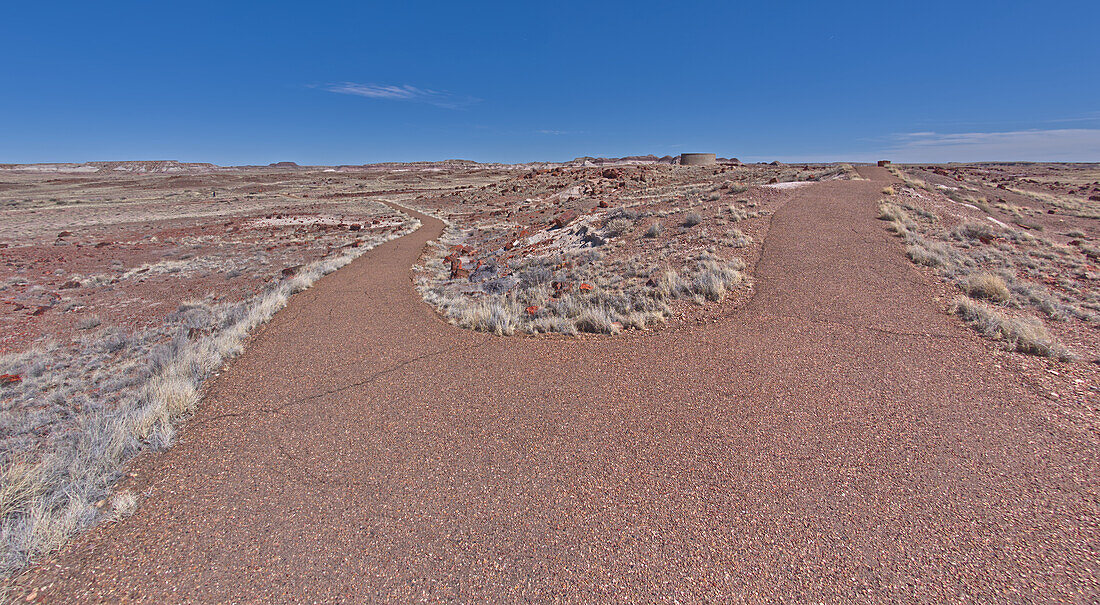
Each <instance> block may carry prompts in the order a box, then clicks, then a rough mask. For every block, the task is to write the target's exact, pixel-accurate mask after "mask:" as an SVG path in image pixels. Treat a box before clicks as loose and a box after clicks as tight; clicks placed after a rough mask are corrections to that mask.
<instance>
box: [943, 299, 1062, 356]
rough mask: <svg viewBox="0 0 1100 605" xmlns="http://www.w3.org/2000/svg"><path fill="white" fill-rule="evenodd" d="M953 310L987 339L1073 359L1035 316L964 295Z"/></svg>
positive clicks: (1024, 349)
mask: <svg viewBox="0 0 1100 605" xmlns="http://www.w3.org/2000/svg"><path fill="white" fill-rule="evenodd" d="M951 311H952V312H953V313H955V314H956V315H958V316H959V317H961V318H962V319H963V321H965V322H966V323H967V324H968V325H970V327H972V328H974V330H976V331H977V332H979V333H981V334H982V335H983V336H985V337H986V338H990V339H993V340H999V341H1002V342H1004V343H1005V345H1007V346H1008V347H1010V348H1012V349H1014V350H1016V351H1020V352H1021V353H1028V354H1031V355H1041V356H1046V357H1054V358H1056V359H1061V360H1064V361H1068V360H1071V359H1072V358H1073V356H1072V354H1071V353H1070V352H1069V351H1067V350H1066V349H1065V348H1064V347H1062V346H1061V345H1059V344H1057V343H1055V342H1054V339H1053V338H1051V336H1050V333H1049V332H1047V329H1046V327H1045V326H1043V324H1042V322H1040V321H1039V320H1038V319H1035V318H1033V317H1029V318H1014V317H1008V316H1006V315H1004V314H1003V313H1001V312H1000V311H997V310H996V309H994V308H992V307H990V306H988V305H985V304H982V303H980V302H977V301H974V300H971V299H969V298H965V297H960V298H957V299H955V302H954V304H953V305H952V307H951Z"/></svg>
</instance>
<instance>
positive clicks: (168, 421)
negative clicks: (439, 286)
mask: <svg viewBox="0 0 1100 605" xmlns="http://www.w3.org/2000/svg"><path fill="white" fill-rule="evenodd" d="M418 225H419V222H418V221H410V222H407V223H406V225H405V228H404V229H403V230H402V231H400V232H396V233H393V234H391V235H389V236H379V237H376V238H375V239H372V240H371V241H369V242H366V243H365V244H364V245H362V246H360V247H356V248H347V249H344V250H342V251H341V252H339V253H337V254H336V255H334V256H331V257H328V258H325V259H322V260H319V261H316V262H314V263H312V264H311V265H308V266H307V267H305V268H303V269H302V270H301V271H299V272H298V273H297V274H296V275H294V276H293V277H290V278H288V279H284V280H282V281H280V282H276V283H274V284H272V286H271V287H270V288H268V289H267V290H266V291H265V292H263V293H261V294H259V295H257V296H255V297H254V298H252V299H249V300H246V301H243V302H240V303H235V304H223V305H209V304H206V303H203V302H198V303H191V304H185V305H182V306H181V307H180V308H179V310H178V311H177V312H176V313H174V314H172V316H170V317H169V320H168V322H169V325H168V326H166V328H165V330H162V331H158V335H161V334H164V333H168V334H170V335H171V337H170V338H169V339H168V341H167V342H164V343H162V344H160V345H158V346H156V347H154V348H153V349H151V350H146V349H145V348H144V346H143V345H144V340H145V339H144V338H143V337H142V336H140V335H126V334H122V333H118V332H105V333H102V334H98V335H94V336H89V337H86V338H85V339H84V342H83V343H82V349H81V350H82V352H83V353H84V354H83V355H81V356H80V357H78V358H76V359H61V358H58V357H55V356H52V354H51V353H52V352H51V345H48V344H47V345H45V346H44V347H42V348H39V349H36V350H32V351H29V352H26V353H22V354H17V355H11V356H8V357H5V358H3V359H0V373H4V374H10V375H18V376H21V377H22V380H20V381H18V382H13V383H10V384H8V385H6V386H5V387H4V388H5V389H9V390H11V389H15V390H17V391H18V393H16V395H15V396H16V397H17V398H19V399H28V400H31V401H45V400H47V399H49V398H51V397H76V396H79V397H83V398H84V399H85V400H86V402H87V405H86V406H85V408H84V409H85V410H86V413H84V414H82V415H81V416H80V417H78V418H75V419H66V420H67V421H68V423H69V425H70V427H69V428H68V429H67V430H65V431H63V432H62V433H61V434H59V435H57V436H55V438H53V439H51V440H50V442H49V446H48V448H47V449H46V450H45V451H43V452H41V453H40V454H39V455H37V456H36V457H33V458H28V457H18V456H17V457H12V458H10V459H8V460H7V462H6V465H5V467H4V469H3V471H2V478H0V481H2V483H0V572H2V573H4V574H8V573H11V572H12V571H15V570H17V569H19V568H21V567H23V566H24V565H26V563H27V562H28V561H29V560H32V559H34V558H36V557H39V556H41V555H43V554H46V553H49V552H50V551H52V550H54V549H56V548H58V547H59V546H60V545H61V544H62V543H63V542H64V541H65V540H66V539H67V538H68V537H69V536H70V535H72V534H73V533H74V532H76V531H79V530H81V529H83V528H85V527H87V526H89V525H91V524H93V523H95V522H96V521H98V520H102V519H105V518H106V519H110V518H115V517H119V516H125V515H128V514H129V513H130V512H132V511H133V508H134V506H136V498H135V496H134V495H133V494H130V493H125V492H121V493H118V494H115V495H114V496H111V488H112V486H113V485H114V483H115V482H116V480H117V479H118V478H119V476H120V474H121V472H122V468H123V465H124V464H125V463H126V461H128V460H129V459H131V458H132V457H133V456H135V455H136V454H138V453H140V452H141V451H143V450H146V449H162V448H165V447H168V446H169V445H171V443H172V441H173V438H174V435H175V428H174V427H175V425H176V424H177V423H178V422H180V421H181V420H182V419H184V418H185V417H186V416H187V415H188V414H190V413H191V412H193V411H194V409H195V407H196V405H197V404H198V402H199V398H200V393H201V388H202V384H203V381H204V380H206V379H207V378H209V377H210V376H211V375H213V373H214V372H215V371H216V370H217V369H218V368H219V367H220V366H221V365H222V364H223V363H224V362H225V360H227V359H229V358H231V357H233V356H235V355H237V354H239V353H240V352H241V349H242V345H243V342H244V339H245V337H246V336H247V335H248V333H249V332H250V331H251V330H253V329H254V328H255V327H256V326H258V325H260V324H262V323H264V322H266V321H267V320H269V319H270V318H271V317H272V316H273V315H274V314H275V313H276V312H277V311H278V310H279V309H281V308H282V307H284V306H285V305H286V303H287V300H288V298H289V297H290V296H292V295H293V294H295V293H296V292H299V291H301V290H304V289H306V288H308V287H309V286H310V285H311V284H312V283H313V282H314V281H316V280H317V279H319V278H320V277H322V276H324V275H326V274H328V273H331V272H333V271H335V270H337V269H339V268H340V267H342V266H344V265H346V264H347V263H349V262H351V261H352V260H353V259H355V258H356V257H358V256H360V255H362V254H363V253H364V252H366V251H367V250H369V249H371V248H373V247H374V246H376V245H378V244H380V243H382V242H383V241H386V240H388V239H392V238H393V237H398V236H400V235H403V234H404V233H408V232H410V231H412V230H414V229H415V228H416V227H417V226H418ZM143 358H144V359H143ZM86 364H96V365H97V366H98V365H108V364H111V365H110V367H109V368H107V369H108V370H109V372H108V373H107V374H104V373H99V374H97V375H99V376H101V377H102V384H97V385H95V388H91V389H88V388H82V387H87V386H88V385H83V384H80V383H79V381H80V380H81V378H80V377H81V376H82V375H85V374H86V373H87V372H88V370H89V368H88V367H87V366H86ZM120 367H121V368H122V369H123V370H124V371H122V372H121V373H117V372H116V370H117V369H118V368H120ZM110 374H114V376H111V375H110ZM4 421H5V422H7V423H13V422H16V423H17V422H25V421H26V419H24V418H17V417H11V416H10V415H8V416H6V417H5V418H4ZM8 428H9V429H10V428H11V427H8Z"/></svg>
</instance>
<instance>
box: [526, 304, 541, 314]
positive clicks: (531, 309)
mask: <svg viewBox="0 0 1100 605" xmlns="http://www.w3.org/2000/svg"><path fill="white" fill-rule="evenodd" d="M524 311H527V314H528V315H534V314H535V313H538V312H539V308H538V307H536V306H534V305H531V306H530V307H527V308H526V309H524Z"/></svg>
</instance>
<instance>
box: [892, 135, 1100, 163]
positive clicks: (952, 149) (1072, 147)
mask: <svg viewBox="0 0 1100 605" xmlns="http://www.w3.org/2000/svg"><path fill="white" fill-rule="evenodd" d="M895 139H896V143H895V144H894V145H892V146H890V147H887V148H886V149H884V150H883V151H882V153H884V154H887V155H889V156H891V157H893V158H896V159H897V160H899V161H905V162H976V161H998V160H999V161H1012V160H1022V161H1059V162H1095V161H1100V129H1092V128H1059V129H1050V130H1037V129H1036V130H1015V131H1007V132H961V133H953V134H944V133H937V132H910V133H902V134H899V135H896V136H895Z"/></svg>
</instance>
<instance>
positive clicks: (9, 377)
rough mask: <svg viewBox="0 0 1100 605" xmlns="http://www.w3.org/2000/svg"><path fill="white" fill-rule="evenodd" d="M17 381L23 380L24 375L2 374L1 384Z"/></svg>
mask: <svg viewBox="0 0 1100 605" xmlns="http://www.w3.org/2000/svg"><path fill="white" fill-rule="evenodd" d="M17 382H23V377H22V376H20V375H19V374H0V384H15V383H17Z"/></svg>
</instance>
